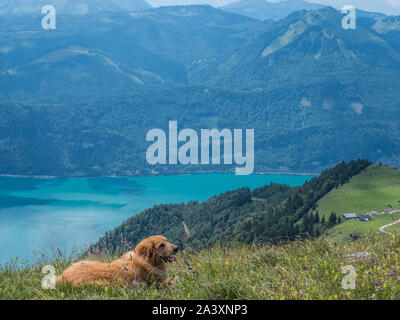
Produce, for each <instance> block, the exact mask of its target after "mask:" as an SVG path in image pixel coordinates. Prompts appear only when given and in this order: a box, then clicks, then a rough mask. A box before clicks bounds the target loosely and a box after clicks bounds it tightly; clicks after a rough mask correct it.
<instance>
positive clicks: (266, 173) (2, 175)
mask: <svg viewBox="0 0 400 320" xmlns="http://www.w3.org/2000/svg"><path fill="white" fill-rule="evenodd" d="M201 174H221V175H223V174H233V173H231V172H215V171H197V172H193V173H171V174H149V175H126V176H116V175H112V176H50V175H18V174H3V173H1V174H0V177H5V178H33V179H44V180H46V179H60V178H72V179H73V178H146V177H160V176H164V177H168V176H191V175H201ZM251 175H270V176H273V175H285V176H286V175H288V176H315V177H317V176H319V173H311V172H280V171H258V172H253V173H252V174H251Z"/></svg>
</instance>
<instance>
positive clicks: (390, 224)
mask: <svg viewBox="0 0 400 320" xmlns="http://www.w3.org/2000/svg"><path fill="white" fill-rule="evenodd" d="M398 223H400V220H397V221H395V222H392V223H389V224H387V225H385V226H382V227H380V228H379V231H380V232H383V233H386V234H393V233H391V232H388V231H385V228H387V227H390V226H394V225H395V224H398Z"/></svg>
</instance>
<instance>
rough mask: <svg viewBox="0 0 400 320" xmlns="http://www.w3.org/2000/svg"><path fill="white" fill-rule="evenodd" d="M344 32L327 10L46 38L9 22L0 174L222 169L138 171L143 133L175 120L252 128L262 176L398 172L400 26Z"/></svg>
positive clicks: (63, 20) (113, 22) (111, 20)
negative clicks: (362, 167) (329, 170)
mask: <svg viewBox="0 0 400 320" xmlns="http://www.w3.org/2000/svg"><path fill="white" fill-rule="evenodd" d="M372 17H374V16H372ZM341 20H342V15H341V13H340V12H338V11H337V10H335V9H333V8H330V7H325V8H322V9H320V10H309V11H305V10H303V11H297V12H294V13H292V14H291V15H289V16H288V17H286V18H284V19H282V20H280V21H276V22H274V21H260V20H254V19H251V18H248V17H245V16H243V15H237V14H232V13H228V12H224V11H222V10H217V9H214V8H212V7H209V6H190V7H163V8H158V9H153V10H148V11H144V12H135V13H126V12H122V13H121V12H120V13H97V14H94V15H86V16H75V17H62V16H60V18H59V19H58V20H57V30H54V31H52V32H50V31H44V30H42V29H41V27H40V19H37V18H34V17H21V18H20V19H16V18H15V17H14V16H4V17H3V18H2V19H0V30H1V31H2V37H1V38H0V173H14V174H27V173H32V174H44V175H46V174H49V175H111V174H121V175H124V174H133V173H134V174H142V175H144V174H148V173H150V172H151V171H152V170H153V169H155V170H157V171H158V172H160V173H176V172H182V173H185V172H193V171H195V170H200V171H207V170H225V169H226V167H224V166H217V167H215V166H214V167H212V166H210V167H205V166H199V167H197V168H195V167H193V166H190V167H181V166H157V167H151V166H146V161H145V151H146V147H147V146H148V144H147V143H146V141H145V133H146V132H147V131H148V130H149V129H151V128H162V129H164V130H167V126H168V120H171V119H173V120H176V121H178V125H179V127H180V128H195V129H196V130H197V129H198V128H219V129H222V128H254V130H255V145H256V149H255V152H256V155H255V159H256V164H255V165H256V170H259V171H264V172H265V171H276V170H282V171H299V170H301V171H315V172H318V171H320V170H321V169H322V168H325V167H329V166H331V165H333V164H335V163H337V162H339V161H342V160H350V159H355V158H368V159H370V160H372V161H382V162H386V163H389V164H394V165H400V156H399V155H400V127H399V123H400V111H399V110H400V108H399V107H400V106H399V101H400V82H399V81H398V79H400V17H390V18H382V19H381V18H380V19H379V21H377V20H376V19H372V18H371V17H369V15H367V16H366V17H360V18H359V19H358V20H357V29H356V30H344V29H343V28H342V26H341ZM32 35H34V36H32ZM38 104H46V105H38Z"/></svg>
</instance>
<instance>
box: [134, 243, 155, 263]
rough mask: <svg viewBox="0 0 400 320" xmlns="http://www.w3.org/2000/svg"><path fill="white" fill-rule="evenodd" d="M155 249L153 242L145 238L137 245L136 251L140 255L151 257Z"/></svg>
mask: <svg viewBox="0 0 400 320" xmlns="http://www.w3.org/2000/svg"><path fill="white" fill-rule="evenodd" d="M153 249H154V245H153V243H152V242H151V241H148V240H144V241H141V242H140V243H139V244H138V245H137V246H136V248H135V251H136V254H137V255H138V256H141V257H144V258H147V259H151V257H152V256H153Z"/></svg>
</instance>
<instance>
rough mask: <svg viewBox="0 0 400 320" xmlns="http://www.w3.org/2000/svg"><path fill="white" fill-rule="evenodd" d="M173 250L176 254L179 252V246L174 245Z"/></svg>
mask: <svg viewBox="0 0 400 320" xmlns="http://www.w3.org/2000/svg"><path fill="white" fill-rule="evenodd" d="M172 250H174V252H178V250H179V248H178V246H177V245H175V244H174V247H173V249H172Z"/></svg>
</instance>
